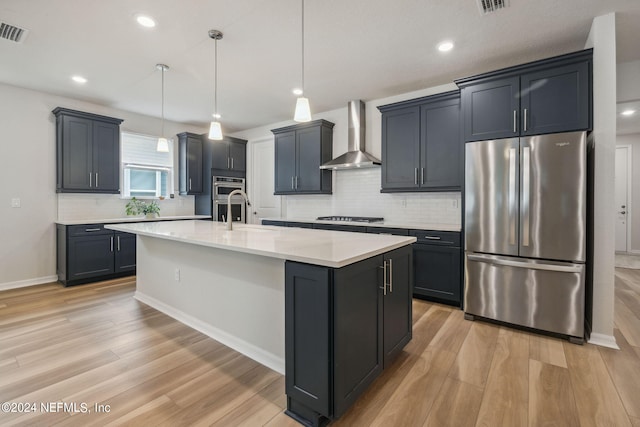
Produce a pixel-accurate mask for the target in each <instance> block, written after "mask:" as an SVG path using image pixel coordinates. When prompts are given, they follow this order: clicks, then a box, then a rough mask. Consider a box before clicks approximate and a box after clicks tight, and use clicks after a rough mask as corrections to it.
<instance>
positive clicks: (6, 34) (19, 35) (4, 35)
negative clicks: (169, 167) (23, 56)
mask: <svg viewBox="0 0 640 427" xmlns="http://www.w3.org/2000/svg"><path fill="white" fill-rule="evenodd" d="M27 34H29V30H26V29H24V28H20V27H16V26H15V25H11V24H7V23H6V22H2V21H0V39H4V40H9V41H12V42H16V43H22V42H23V41H24V39H25V38H26V37H27Z"/></svg>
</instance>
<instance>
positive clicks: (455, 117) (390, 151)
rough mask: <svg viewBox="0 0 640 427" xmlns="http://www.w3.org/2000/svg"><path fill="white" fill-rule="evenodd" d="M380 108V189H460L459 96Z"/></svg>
mask: <svg viewBox="0 0 640 427" xmlns="http://www.w3.org/2000/svg"><path fill="white" fill-rule="evenodd" d="M378 108H379V110H380V111H381V112H382V190H381V191H382V192H409V191H459V190H460V183H461V182H462V148H461V146H462V138H461V136H460V125H461V123H460V92H459V91H451V92H446V93H442V94H438V95H432V96H427V97H423V98H418V99H412V100H409V101H403V102H399V103H396V104H389V105H383V106H381V107H378Z"/></svg>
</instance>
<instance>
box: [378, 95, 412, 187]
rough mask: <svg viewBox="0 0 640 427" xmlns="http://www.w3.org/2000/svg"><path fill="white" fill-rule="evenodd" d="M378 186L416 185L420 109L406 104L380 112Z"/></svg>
mask: <svg viewBox="0 0 640 427" xmlns="http://www.w3.org/2000/svg"><path fill="white" fill-rule="evenodd" d="M382 159H383V162H382V189H383V190H384V189H393V188H418V186H419V184H418V179H419V177H418V175H419V168H420V109H419V107H409V108H405V109H401V110H394V111H389V112H387V113H384V114H383V115H382Z"/></svg>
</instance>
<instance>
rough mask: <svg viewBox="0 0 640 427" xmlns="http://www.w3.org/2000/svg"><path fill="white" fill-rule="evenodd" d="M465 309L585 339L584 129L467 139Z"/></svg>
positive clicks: (576, 339) (468, 313)
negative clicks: (474, 139) (515, 136)
mask: <svg viewBox="0 0 640 427" xmlns="http://www.w3.org/2000/svg"><path fill="white" fill-rule="evenodd" d="M465 155H466V157H465V163H466V168H465V317H466V318H468V319H473V318H474V317H475V316H480V317H484V318H489V319H495V320H499V321H502V322H507V323H512V324H515V325H520V326H525V327H529V328H535V329H539V330H544V331H549V332H554V333H558V334H563V335H567V336H569V339H570V340H571V341H574V342H579V343H581V342H583V340H584V319H585V262H586V228H587V227H586V220H587V219H586V215H587V200H586V198H587V137H586V133H585V132H570V133H561V134H552V135H539V136H532V137H522V138H507V139H497V140H491V141H478V142H470V143H467V144H466V145H465Z"/></svg>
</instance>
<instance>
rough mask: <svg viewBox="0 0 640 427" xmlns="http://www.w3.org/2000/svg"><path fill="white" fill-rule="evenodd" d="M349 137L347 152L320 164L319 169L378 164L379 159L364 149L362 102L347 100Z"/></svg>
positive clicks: (354, 167)
mask: <svg viewBox="0 0 640 427" xmlns="http://www.w3.org/2000/svg"><path fill="white" fill-rule="evenodd" d="M347 109H348V110H349V135H348V137H349V139H348V144H347V150H348V151H347V152H346V153H344V154H343V155H341V156H338V157H336V158H335V159H333V160H331V161H329V162H327V163H325V164H323V165H322V166H320V169H358V168H370V167H374V166H379V165H380V160H379V159H377V158H375V157H373V156H372V155H371V154H369V153H367V152H366V151H364V150H365V140H364V134H365V119H364V102H362V101H349V105H348V108H347Z"/></svg>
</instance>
